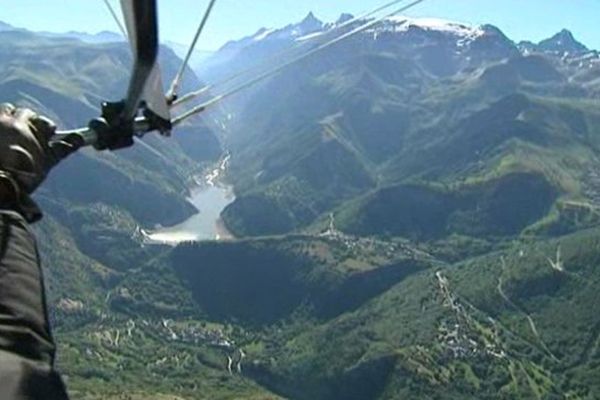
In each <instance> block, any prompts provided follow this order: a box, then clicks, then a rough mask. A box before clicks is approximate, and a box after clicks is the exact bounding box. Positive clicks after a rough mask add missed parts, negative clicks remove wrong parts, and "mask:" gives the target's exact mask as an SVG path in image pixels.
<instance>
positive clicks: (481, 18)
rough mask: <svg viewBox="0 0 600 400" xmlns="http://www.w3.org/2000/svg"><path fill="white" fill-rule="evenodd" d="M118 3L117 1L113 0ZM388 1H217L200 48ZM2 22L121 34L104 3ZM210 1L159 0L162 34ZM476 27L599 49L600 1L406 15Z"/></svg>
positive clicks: (463, 4)
mask: <svg viewBox="0 0 600 400" xmlns="http://www.w3.org/2000/svg"><path fill="white" fill-rule="evenodd" d="M110 1H111V2H112V4H114V5H118V1H117V0H110ZM388 1H389V0H218V1H217V4H216V6H215V10H214V17H213V18H212V19H211V20H210V22H209V24H208V26H207V28H206V35H205V36H204V37H203V39H202V41H201V43H200V44H199V48H201V49H209V50H212V49H215V48H217V47H219V46H220V45H222V44H223V43H224V42H226V41H227V40H230V39H236V38H239V37H242V36H245V35H248V34H251V33H254V32H255V31H257V30H258V29H259V28H260V27H280V26H283V25H286V24H287V23H290V22H296V21H299V20H301V19H302V18H303V17H304V16H305V15H306V14H307V13H308V12H309V11H314V12H315V14H316V15H317V16H318V17H319V18H321V19H323V20H325V21H331V20H335V19H337V17H338V16H339V15H340V14H341V13H342V12H350V13H354V14H361V13H363V12H364V11H368V10H369V9H373V8H376V7H377V6H379V5H381V4H384V3H386V2H388ZM2 3H3V4H1V6H0V20H2V21H4V22H7V23H10V24H12V25H15V26H19V27H24V28H28V29H31V30H46V31H53V32H65V31H69V30H77V31H87V32H92V33H95V32H98V31H101V30H113V31H116V30H117V29H116V27H115V23H114V22H113V20H112V18H111V17H110V15H109V13H108V12H107V10H106V8H105V6H104V3H103V1H102V0H15V1H2ZM207 3H208V0H159V5H160V17H161V35H162V38H163V39H165V40H173V41H176V42H181V43H188V42H189V41H190V40H191V37H192V36H193V34H194V31H195V29H196V26H197V24H198V23H199V20H200V19H201V16H202V14H203V12H204V9H205V7H206V5H207ZM406 14H407V15H410V16H428V17H439V18H447V19H453V20H459V21H463V22H468V23H472V24H482V23H492V24H494V25H497V26H498V27H500V28H501V29H502V30H503V31H504V32H505V33H506V34H507V35H508V36H509V37H510V38H512V39H513V40H517V41H518V40H522V39H530V40H534V41H539V40H541V39H543V38H546V37H549V36H551V35H552V34H554V33H556V32H558V31H559V30H560V29H562V28H568V29H570V30H571V31H573V33H574V34H575V36H576V37H577V38H578V39H579V40H581V41H582V42H583V43H584V44H586V45H588V46H589V47H592V48H595V49H600V28H599V26H600V0H428V1H427V2H425V3H424V4H423V5H419V6H417V7H415V8H413V9H412V10H410V11H409V12H407V13H406Z"/></svg>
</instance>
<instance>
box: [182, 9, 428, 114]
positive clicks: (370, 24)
mask: <svg viewBox="0 0 600 400" xmlns="http://www.w3.org/2000/svg"><path fill="white" fill-rule="evenodd" d="M424 1H425V0H415V1H413V2H412V3H410V4H407V5H405V6H402V7H401V8H399V9H397V10H395V11H394V12H391V13H389V14H386V15H384V16H381V17H379V18H376V19H374V20H372V21H370V22H368V23H366V24H363V25H361V26H359V27H358V28H356V29H353V30H351V31H350V32H347V33H345V34H344V35H342V36H339V37H337V38H335V39H333V40H331V41H329V42H327V43H324V44H322V45H320V46H318V47H316V48H314V49H312V50H311V51H309V52H307V53H305V54H303V55H301V56H299V57H296V58H294V59H292V60H291V61H289V62H287V63H285V64H282V65H280V66H278V67H276V68H274V69H272V70H270V71H267V72H265V73H264V74H261V75H259V76H258V77H256V78H253V79H251V80H249V81H247V82H245V83H243V84H241V85H239V86H236V87H235V88H233V89H231V90H229V91H227V92H225V93H222V94H220V95H217V96H215V97H213V98H212V99H210V100H208V101H206V102H205V103H202V104H200V105H198V106H196V107H194V108H191V109H190V110H188V111H186V112H185V113H183V114H181V115H179V116H177V117H175V118H174V119H173V121H172V122H173V126H176V125H179V124H180V123H182V122H183V121H185V120H186V119H188V118H190V117H192V116H194V115H196V114H199V113H201V112H203V111H204V110H205V109H206V108H207V107H210V106H212V105H214V104H215V103H218V102H219V101H221V100H223V99H225V98H227V97H230V96H232V95H234V94H236V93H237V92H239V91H241V90H244V89H246V88H248V87H251V86H253V85H255V84H256V83H259V82H261V81H263V80H265V79H267V78H269V77H271V76H273V75H275V74H277V73H279V72H281V71H282V70H284V69H286V68H288V67H290V66H292V65H295V64H296V63H298V62H300V61H302V60H304V59H306V58H308V57H310V56H312V55H313V54H315V53H318V52H320V51H321V50H324V49H327V48H329V47H331V46H333V45H335V44H337V43H339V42H341V41H343V40H345V39H348V38H349V37H351V36H354V35H356V34H358V33H361V32H364V31H365V30H367V29H369V28H371V27H373V26H375V25H377V24H378V23H380V22H382V21H383V20H385V19H386V18H389V17H393V16H394V15H396V14H400V13H402V12H404V11H407V10H409V9H411V8H413V7H415V6H416V5H418V4H421V3H423V2H424Z"/></svg>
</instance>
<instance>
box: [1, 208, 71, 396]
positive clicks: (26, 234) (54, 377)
mask: <svg viewBox="0 0 600 400" xmlns="http://www.w3.org/2000/svg"><path fill="white" fill-rule="evenodd" d="M54 353H55V345H54V341H53V339H52V335H51V333H50V325H49V322H48V313H47V309H46V298H45V294H44V284H43V278H42V269H41V266H40V260H39V255H38V251H37V246H36V243H35V238H34V236H33V233H32V232H31V231H30V230H29V226H28V223H27V222H26V221H25V219H24V218H23V217H22V216H21V215H19V214H17V213H16V212H11V211H0V400H25V399H32V400H38V399H40V400H42V399H44V400H64V399H68V397H67V394H66V390H65V387H64V384H63V382H62V380H61V378H60V375H59V374H58V373H57V372H56V371H55V370H54V367H53V363H54Z"/></svg>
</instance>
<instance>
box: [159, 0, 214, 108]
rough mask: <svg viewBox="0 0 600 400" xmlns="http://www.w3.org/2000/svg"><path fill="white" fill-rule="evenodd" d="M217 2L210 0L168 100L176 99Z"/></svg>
mask: <svg viewBox="0 0 600 400" xmlns="http://www.w3.org/2000/svg"><path fill="white" fill-rule="evenodd" d="M216 2H217V0H210V3H209V4H208V7H207V8H206V12H205V13H204V17H202V21H201V22H200V26H199V27H198V30H197V31H196V35H195V36H194V40H192V44H191V45H190V48H189V50H188V52H187V54H186V56H185V59H184V60H183V63H182V64H181V68H179V71H178V72H177V75H175V79H173V82H172V83H171V87H170V88H169V91H168V92H167V99H174V97H175V96H176V95H177V90H178V89H179V85H180V84H181V80H182V79H183V74H184V73H185V69H186V68H187V65H188V64H189V62H190V59H191V58H192V54H193V53H194V50H195V48H196V44H197V43H198V39H200V35H201V34H202V31H203V30H204V27H205V26H206V23H207V22H208V19H209V18H210V14H211V12H212V10H213V7H214V5H215V3H216Z"/></svg>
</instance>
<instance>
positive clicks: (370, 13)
mask: <svg viewBox="0 0 600 400" xmlns="http://www.w3.org/2000/svg"><path fill="white" fill-rule="evenodd" d="M406 1H407V0H393V1H390V2H389V3H387V4H384V5H382V6H379V7H378V8H376V9H374V10H371V11H368V12H365V13H363V14H361V15H359V16H357V17H353V18H351V19H349V20H348V21H346V22H343V23H342V24H340V25H337V26H335V27H333V28H332V29H331V30H330V31H327V32H324V33H323V36H328V35H330V34H331V33H334V32H337V31H340V30H342V29H344V28H346V27H347V26H349V25H352V24H354V23H356V22H357V21H360V20H363V19H365V18H369V17H371V16H373V15H375V14H377V13H378V12H380V11H383V10H385V9H387V8H390V7H392V6H394V5H396V4H398V3H403V2H406ZM318 37H319V36H317V38H318ZM309 44H311V42H310V39H308V40H306V41H302V42H296V43H295V45H294V46H292V47H291V48H287V49H284V50H282V51H279V52H277V53H275V54H273V55H272V56H270V57H269V58H267V59H266V60H264V61H263V62H262V63H260V64H257V65H254V66H252V67H250V68H247V69H244V70H242V71H239V72H237V73H235V74H233V75H231V76H229V77H227V78H225V79H224V80H222V81H220V82H217V83H215V84H212V85H206V86H204V87H203V88H201V89H199V90H196V91H194V92H190V93H188V94H186V95H184V96H182V97H181V98H180V99H177V100H176V101H175V102H174V103H173V106H178V105H180V104H183V103H186V102H188V101H190V100H193V99H195V98H196V97H198V96H200V95H201V94H203V93H206V92H208V91H209V90H211V89H213V88H214V87H218V86H223V85H225V84H227V83H229V82H232V81H234V80H236V79H237V78H239V77H242V76H244V75H248V74H249V73H251V72H254V71H256V70H258V69H261V67H263V66H265V65H267V64H268V63H269V62H271V61H273V60H276V59H279V58H282V57H283V56H285V55H287V54H290V53H292V52H293V51H295V50H298V49H300V48H302V47H306V45H309Z"/></svg>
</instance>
